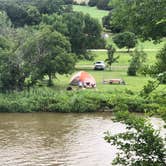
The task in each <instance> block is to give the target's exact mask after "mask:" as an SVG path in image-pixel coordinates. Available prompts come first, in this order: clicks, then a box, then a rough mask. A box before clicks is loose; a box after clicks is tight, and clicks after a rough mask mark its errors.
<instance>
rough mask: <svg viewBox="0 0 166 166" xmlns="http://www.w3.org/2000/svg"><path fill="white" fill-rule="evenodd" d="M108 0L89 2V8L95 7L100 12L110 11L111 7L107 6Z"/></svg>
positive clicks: (91, 0)
mask: <svg viewBox="0 0 166 166" xmlns="http://www.w3.org/2000/svg"><path fill="white" fill-rule="evenodd" d="M109 2H110V0H90V1H89V2H88V5H89V6H97V8H98V9H102V10H110V9H111V7H110V6H109Z"/></svg>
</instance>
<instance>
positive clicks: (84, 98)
mask: <svg viewBox="0 0 166 166" xmlns="http://www.w3.org/2000/svg"><path fill="white" fill-rule="evenodd" d="M164 101H165V97H163V95H162V94H159V93H158V94H157V96H156V95H153V96H151V97H149V98H148V99H145V98H143V97H141V96H139V95H135V94H126V93H124V92H123V95H122V92H114V93H110V92H102V93H101V92H98V91H92V90H85V91H83V90H80V91H79V90H78V91H58V92H57V91H54V90H52V89H50V88H46V87H41V88H36V87H35V88H31V89H29V91H26V90H24V91H22V92H19V93H18V92H16V93H13V94H8V93H7V94H0V110H1V112H38V111H40V112H96V111H99V110H103V111H104V110H105V109H109V110H115V111H118V110H128V111H130V112H147V111H148V112H149V113H151V111H153V110H154V109H155V108H157V109H160V106H161V108H164V107H165V106H166V105H165V102H164Z"/></svg>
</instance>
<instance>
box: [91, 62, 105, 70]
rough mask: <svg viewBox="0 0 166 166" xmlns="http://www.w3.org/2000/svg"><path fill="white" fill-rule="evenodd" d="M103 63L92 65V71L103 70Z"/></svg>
mask: <svg viewBox="0 0 166 166" xmlns="http://www.w3.org/2000/svg"><path fill="white" fill-rule="evenodd" d="M105 67H106V66H105V63H104V61H98V62H96V63H94V70H104V69H105Z"/></svg>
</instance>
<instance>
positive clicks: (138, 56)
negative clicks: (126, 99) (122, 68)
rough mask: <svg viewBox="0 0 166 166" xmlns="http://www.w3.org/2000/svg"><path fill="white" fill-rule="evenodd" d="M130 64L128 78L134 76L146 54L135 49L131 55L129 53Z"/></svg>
mask: <svg viewBox="0 0 166 166" xmlns="http://www.w3.org/2000/svg"><path fill="white" fill-rule="evenodd" d="M131 57H132V58H131V62H130V65H129V67H128V71H127V74H128V75H130V76H136V75H137V71H138V70H139V69H140V68H141V66H142V65H143V63H144V62H145V60H146V53H145V52H143V51H142V50H138V49H135V50H134V52H133V53H131Z"/></svg>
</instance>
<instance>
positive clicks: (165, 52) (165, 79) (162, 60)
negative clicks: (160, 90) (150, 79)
mask: <svg viewBox="0 0 166 166" xmlns="http://www.w3.org/2000/svg"><path fill="white" fill-rule="evenodd" d="M156 60H157V62H156V63H155V65H153V66H151V68H150V75H151V76H154V77H157V79H158V80H159V81H160V82H161V83H166V44H165V45H164V47H163V48H162V49H161V50H160V51H159V53H158V54H157V55H156Z"/></svg>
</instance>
